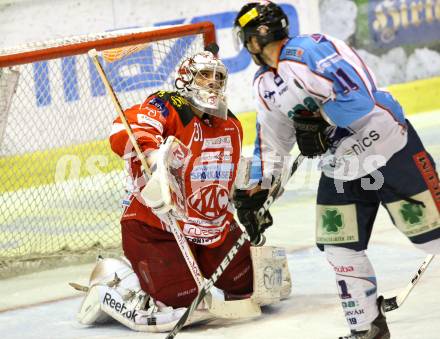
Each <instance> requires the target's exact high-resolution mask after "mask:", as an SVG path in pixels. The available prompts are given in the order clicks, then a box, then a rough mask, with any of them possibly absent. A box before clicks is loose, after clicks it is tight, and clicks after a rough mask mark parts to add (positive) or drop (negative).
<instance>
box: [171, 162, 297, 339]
mask: <svg viewBox="0 0 440 339" xmlns="http://www.w3.org/2000/svg"><path fill="white" fill-rule="evenodd" d="M303 159H304V156H303V155H301V154H300V155H298V156H297V157H296V159H295V161H294V162H293V164H292V167H291V169H290V172H289V176H288V178H289V179H290V177H292V175H293V174H294V173H295V172H296V170H297V169H298V167H299V165H300V164H301V162H302V161H303ZM282 188H283V186H282V180H281V179H280V180H279V181H278V183H277V184H276V185H275V187H274V189H272V190H271V192H270V193H269V196H268V197H267V199H266V201H265V202H264V204H263V206H262V207H261V208H260V209H259V210H258V212H257V214H258V215H264V213H265V212H266V211H267V210H268V209H269V207H270V206H271V205H272V204H273V202H274V201H275V199H276V198H277V197H278V196H279V193H281V190H282ZM242 232H243V233H242V234H241V236H240V237H239V238H238V239H237V241H236V242H235V244H234V245H233V246H232V248H231V249H230V250H229V252H228V253H227V254H226V256H225V258H224V259H223V260H222V262H221V263H220V265H219V266H218V267H217V269H216V270H215V271H214V273H213V274H212V275H211V277H210V278H209V279H208V280H207V281H206V282H205V284H204V285H203V287H202V288H201V289H200V290H199V293H198V294H197V296H196V297H195V298H194V300H193V302H192V303H191V305H190V306H189V307H188V308H187V309H186V311H185V313H184V314H183V315H182V317H181V318H180V319H179V321H178V322H177V323H176V325H175V326H174V328H173V329H172V330H171V332H170V333H168V335H167V336H166V339H172V338H174V337H175V336H176V335H177V333H178V332H179V331H180V330H181V329H182V327H183V326H184V325H185V323H186V322H187V320H188V319H189V318H190V317H191V314H192V313H193V312H194V310H195V309H196V308H197V306H198V305H199V304H200V303H201V302H202V300H203V299H204V298H205V296H206V295H207V294H208V292H209V290H210V289H211V287H212V286H213V285H214V284H215V283H216V281H217V280H218V279H219V278H220V276H221V275H222V273H223V272H224V271H225V269H226V268H227V267H228V265H229V264H230V262H231V261H232V259H234V257H235V255H236V254H237V252H238V250H239V249H240V247H241V246H243V244H244V243H245V241H246V240H248V241H249V240H250V239H249V235H248V234H247V233H246V231H245V230H243V229H242Z"/></svg>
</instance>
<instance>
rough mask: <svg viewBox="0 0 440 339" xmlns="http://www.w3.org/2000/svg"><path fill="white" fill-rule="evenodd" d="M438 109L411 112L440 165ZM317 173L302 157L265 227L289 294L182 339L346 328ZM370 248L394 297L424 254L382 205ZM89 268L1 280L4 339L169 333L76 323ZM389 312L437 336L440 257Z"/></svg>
mask: <svg viewBox="0 0 440 339" xmlns="http://www.w3.org/2000/svg"><path fill="white" fill-rule="evenodd" d="M439 114H440V112H439V111H437V112H432V113H426V114H421V115H415V116H411V117H410V120H411V121H412V122H413V124H414V125H415V127H416V129H418V131H419V133H420V135H421V137H422V140H423V141H424V143H425V146H426V147H427V149H428V150H429V151H430V152H431V153H432V155H433V156H434V159H435V160H436V162H437V163H440V147H439V139H438V138H439V137H438V135H439V133H438V130H439V128H440V116H439ZM318 177H319V173H318V172H317V171H316V163H314V162H311V161H307V162H305V163H303V164H302V165H301V167H300V169H299V170H298V172H297V173H296V174H295V177H294V180H293V181H291V182H290V183H289V189H288V190H287V191H286V192H285V194H284V196H283V197H282V198H281V199H280V200H279V201H277V202H276V204H275V205H274V206H273V208H272V209H271V212H272V214H273V216H274V219H275V225H274V226H272V227H271V228H270V229H269V230H268V231H267V238H268V243H269V244H273V245H279V246H284V247H286V248H287V250H288V259H289V265H290V270H291V274H292V277H293V292H292V294H291V296H290V298H289V299H287V300H285V301H283V302H281V303H280V304H278V305H276V306H273V307H266V308H264V309H263V316H262V317H260V318H256V319H252V320H240V321H220V320H218V321H215V322H213V323H210V324H206V325H203V326H202V325H201V326H194V327H192V328H186V329H184V330H182V331H181V332H180V333H179V334H178V338H182V339H184V338H187V339H189V338H191V339H202V338H203V339H205V338H210V339H220V338H233V339H235V338H240V339H241V338H246V339H247V338H249V339H269V338H270V339H293V338H305V339H324V338H337V337H338V336H340V335H344V334H346V333H347V332H348V329H347V326H346V322H345V319H344V317H343V313H342V309H341V307H340V304H339V300H338V297H337V294H336V293H337V292H336V284H335V281H334V273H333V271H332V270H331V268H330V266H329V264H328V263H327V262H326V259H325V256H324V255H323V254H322V253H320V252H319V251H318V249H317V248H316V247H315V245H314V219H315V210H314V201H315V192H316V187H317V179H318ZM367 253H368V255H369V257H370V259H371V261H372V263H373V265H374V267H375V270H376V273H377V277H378V284H379V293H382V294H384V295H385V296H386V297H389V296H393V295H395V294H396V293H398V292H399V290H400V289H401V288H403V287H404V286H405V285H406V284H407V283H408V282H409V281H410V278H411V276H412V275H413V274H414V273H415V271H416V269H417V267H418V266H419V265H420V264H421V262H422V261H423V259H424V258H425V256H426V254H425V253H423V252H421V251H419V250H417V249H415V248H414V247H413V246H412V245H411V244H410V242H409V241H408V240H407V239H406V238H405V237H404V236H403V235H402V234H401V233H399V231H398V230H397V229H395V228H394V226H393V225H392V224H391V221H390V220H389V217H388V215H387V213H386V212H385V211H384V209H383V208H381V211H380V213H379V215H378V217H377V219H376V224H375V228H374V232H373V236H372V239H371V241H370V246H369V250H368V251H367ZM90 269H91V265H83V266H72V267H66V268H63V269H57V270H51V271H46V272H40V273H35V274H30V275H25V276H21V277H17V278H13V279H7V280H2V281H0V296H1V298H0V333H1V338H3V339H6V338H38V339H43V338H62V339H71V338H128V337H144V338H152V339H155V338H165V335H164V334H150V333H136V332H133V331H131V330H129V329H126V328H124V327H123V326H121V325H119V324H116V323H115V324H112V325H106V326H96V327H84V326H81V325H79V324H78V323H77V322H76V320H75V313H76V311H77V309H78V307H79V304H80V301H81V298H80V297H79V294H78V293H77V292H75V291H73V290H72V289H70V287H68V286H67V283H68V282H70V281H74V282H78V283H82V284H85V283H86V281H87V279H88V273H89V272H90ZM62 298H65V299H62ZM387 316H388V324H389V327H390V330H391V334H392V338H398V339H417V338H419V339H437V338H440V259H438V258H437V259H434V261H433V262H432V263H431V265H430V266H429V268H428V269H427V271H426V273H425V274H424V275H423V277H422V279H421V281H420V282H419V283H418V284H417V286H416V287H415V288H414V290H413V291H412V293H411V294H410V296H409V297H408V299H407V301H406V302H405V303H404V304H403V305H402V307H401V308H400V309H398V310H395V311H392V312H389V313H388V314H387Z"/></svg>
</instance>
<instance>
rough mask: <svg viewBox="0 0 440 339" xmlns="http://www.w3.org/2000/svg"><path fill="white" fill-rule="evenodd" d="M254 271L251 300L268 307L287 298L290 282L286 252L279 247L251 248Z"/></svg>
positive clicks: (289, 291)
mask: <svg viewBox="0 0 440 339" xmlns="http://www.w3.org/2000/svg"><path fill="white" fill-rule="evenodd" d="M251 257H252V267H253V270H254V293H253V295H252V299H253V300H254V301H255V302H256V303H258V304H260V305H269V304H274V303H277V302H279V301H280V300H281V299H284V298H287V297H288V296H289V295H290V293H291V289H292V280H291V277H290V272H289V267H288V263H287V258H286V251H285V250H284V249H283V248H280V247H274V246H261V247H254V246H252V247H251Z"/></svg>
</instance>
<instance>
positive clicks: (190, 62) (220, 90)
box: [175, 51, 228, 120]
mask: <svg viewBox="0 0 440 339" xmlns="http://www.w3.org/2000/svg"><path fill="white" fill-rule="evenodd" d="M227 78H228V71H227V69H226V67H225V65H224V64H223V62H222V61H221V60H220V59H218V58H216V57H215V56H214V54H212V53H211V52H208V51H204V52H200V53H197V54H195V55H193V56H192V57H190V58H188V59H186V60H184V61H183V62H182V64H181V65H180V67H179V69H178V71H177V75H176V82H175V85H176V88H177V89H178V90H179V91H180V92H182V94H183V95H184V96H185V97H186V98H187V99H188V100H189V102H190V103H191V105H192V106H194V107H195V108H196V109H198V110H199V111H201V112H203V113H206V114H209V115H213V116H216V117H219V118H222V119H225V120H226V118H227V115H228V108H227V104H226V96H225V90H226V81H227Z"/></svg>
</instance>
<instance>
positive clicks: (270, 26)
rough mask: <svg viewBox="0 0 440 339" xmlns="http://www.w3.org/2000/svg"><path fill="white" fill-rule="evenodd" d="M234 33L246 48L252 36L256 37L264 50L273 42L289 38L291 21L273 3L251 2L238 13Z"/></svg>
mask: <svg viewBox="0 0 440 339" xmlns="http://www.w3.org/2000/svg"><path fill="white" fill-rule="evenodd" d="M234 32H235V37H236V38H237V40H238V41H240V42H241V44H243V45H244V46H245V47H246V44H247V42H249V40H250V38H251V36H255V37H256V38H257V42H258V44H259V45H260V47H261V48H264V46H266V45H267V44H268V43H270V42H272V41H276V40H281V39H284V38H287V37H288V35H289V19H288V18H287V15H286V14H285V13H284V11H283V10H282V9H281V7H280V6H278V5H277V4H275V3H273V2H271V1H261V2H251V3H248V4H246V5H244V6H243V7H242V8H241V10H240V11H239V12H238V14H237V17H236V18H235V22H234Z"/></svg>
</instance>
